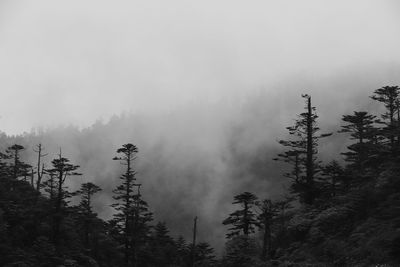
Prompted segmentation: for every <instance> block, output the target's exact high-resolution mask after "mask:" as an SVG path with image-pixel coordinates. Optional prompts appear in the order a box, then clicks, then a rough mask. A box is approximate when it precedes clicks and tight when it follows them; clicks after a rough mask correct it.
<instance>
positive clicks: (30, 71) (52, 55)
mask: <svg viewBox="0 0 400 267" xmlns="http://www.w3.org/2000/svg"><path fill="white" fill-rule="evenodd" d="M399 48H400V4H399V1H396V0H392V1H391V0H376V1H372V0H351V1H349V0H340V1H338V0H335V1H321V0H303V1H298V0H293V1H287V0H279V1H269V0H263V1H255V0H254V1H252V0H251V1H235V0H229V1H217V0H213V1H206V0H201V1H189V0H182V1H178V0H169V1H165V0H160V1H150V0H146V1H99V0H96V1H54V0H48V1H14V0H9V1H6V0H1V1H0V92H1V104H0V116H1V117H0V129H1V130H2V131H6V132H7V133H19V132H21V131H29V130H30V129H31V128H32V127H34V126H38V125H54V124H60V123H62V124H65V123H75V124H78V125H89V124H90V123H92V122H93V121H95V120H96V119H97V118H100V117H103V118H108V117H109V116H110V115H111V114H115V113H120V112H122V111H133V112H137V111H140V112H144V113H148V112H158V111H160V110H161V111H164V110H171V109H180V108H182V109H185V106H189V105H193V104H197V105H203V106H207V105H208V104H210V103H211V104H215V103H221V104H224V103H226V100H227V99H230V101H235V100H239V99H240V98H243V97H245V96H247V95H250V94H252V93H253V92H257V91H258V90H271V93H273V94H275V95H276V94H280V93H282V94H287V93H288V92H290V91H291V90H294V89H296V90H297V89H299V88H295V87H296V86H295V85H296V79H299V77H301V80H303V81H304V80H308V81H311V82H310V83H309V84H310V86H311V87H315V88H322V89H319V90H324V89H323V86H322V87H319V86H320V84H318V83H323V81H324V79H327V80H331V79H334V77H335V75H337V74H338V73H340V75H344V74H345V73H347V72H348V70H358V71H359V73H358V75H359V77H358V78H362V73H363V72H362V70H364V69H365V70H369V69H384V70H385V71H388V72H391V73H389V74H387V75H386V74H385V75H383V76H384V77H383V76H382V77H378V78H377V82H376V84H377V85H379V84H380V83H381V82H382V83H383V82H387V83H389V84H390V83H397V82H398V81H399V80H396V79H398V78H393V80H390V79H389V80H387V79H388V78H387V77H398V76H400V73H398V72H397V73H396V71H397V70H399V66H400V49H399ZM381 71H382V70H381ZM365 73H368V74H370V73H371V72H370V71H366V72H365ZM379 79H381V80H379ZM384 79H386V80H385V81H383V80H384ZM286 81H291V83H290V82H289V83H287V84H290V85H291V87H289V86H288V87H287V88H285V87H284V86H282V84H283V83H285V82H286ZM317 81H318V82H317ZM279 84H280V86H278V85H279ZM382 85H384V84H382ZM282 88H284V89H285V90H283V89H282ZM373 89H376V88H365V90H368V92H371V91H372V90H373ZM277 90H281V91H277ZM338 90H340V88H338ZM346 90H347V89H346ZM347 91H348V90H347ZM347 91H346V92H347ZM344 97H345V96H344ZM266 104H267V105H268V104H270V105H272V104H273V103H266Z"/></svg>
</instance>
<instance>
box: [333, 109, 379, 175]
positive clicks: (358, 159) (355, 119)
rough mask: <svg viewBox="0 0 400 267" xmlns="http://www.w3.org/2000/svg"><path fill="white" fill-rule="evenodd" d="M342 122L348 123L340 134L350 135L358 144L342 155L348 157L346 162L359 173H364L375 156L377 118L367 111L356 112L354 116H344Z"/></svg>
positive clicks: (343, 126) (349, 147)
mask: <svg viewBox="0 0 400 267" xmlns="http://www.w3.org/2000/svg"><path fill="white" fill-rule="evenodd" d="M342 120H343V121H344V122H345V123H346V124H345V125H342V129H341V130H340V131H339V132H340V133H349V134H350V136H351V138H350V139H351V140H356V143H354V144H351V145H350V146H348V147H347V149H349V150H350V151H349V152H345V153H342V154H343V155H345V156H346V161H347V162H349V163H351V164H354V165H355V167H356V168H357V170H358V171H361V172H362V171H364V168H365V164H366V163H367V161H368V160H369V159H370V157H371V156H372V155H373V152H374V145H376V142H375V141H376V136H377V131H378V130H377V128H376V127H375V126H374V123H375V122H376V121H377V119H376V116H374V115H370V114H368V112H365V111H355V112H354V114H353V115H343V118H342Z"/></svg>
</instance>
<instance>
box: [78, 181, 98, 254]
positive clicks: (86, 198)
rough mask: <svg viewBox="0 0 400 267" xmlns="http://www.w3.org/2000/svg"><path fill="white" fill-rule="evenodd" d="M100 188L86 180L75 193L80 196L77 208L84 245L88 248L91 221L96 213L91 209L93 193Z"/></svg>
mask: <svg viewBox="0 0 400 267" xmlns="http://www.w3.org/2000/svg"><path fill="white" fill-rule="evenodd" d="M100 191H101V188H100V187H99V186H97V185H95V184H94V183H91V182H88V183H84V184H82V185H81V188H80V190H79V191H77V192H76V195H80V196H81V202H80V203H79V206H78V209H79V212H80V214H81V215H82V219H83V234H84V243H85V246H86V247H87V248H88V249H90V236H91V232H92V231H91V230H92V221H93V220H94V219H95V218H96V215H97V214H96V213H94V212H93V211H92V198H93V195H94V194H96V193H98V192H100Z"/></svg>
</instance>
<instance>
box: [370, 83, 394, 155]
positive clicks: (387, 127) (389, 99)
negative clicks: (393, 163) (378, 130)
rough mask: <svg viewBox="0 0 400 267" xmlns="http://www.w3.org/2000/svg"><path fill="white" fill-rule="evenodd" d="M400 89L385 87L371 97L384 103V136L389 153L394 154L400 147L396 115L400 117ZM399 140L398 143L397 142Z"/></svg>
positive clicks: (377, 90)
mask: <svg viewBox="0 0 400 267" xmlns="http://www.w3.org/2000/svg"><path fill="white" fill-rule="evenodd" d="M399 97H400V88H399V87H398V86H384V87H382V88H379V89H376V90H375V91H374V94H373V95H372V96H371V98H372V99H373V100H376V101H378V102H381V103H383V105H384V106H385V108H386V110H385V112H384V113H383V114H382V115H381V118H382V120H383V121H381V123H382V124H383V125H384V127H383V129H382V135H383V137H384V138H386V139H387V140H388V146H389V151H390V152H391V153H394V152H395V151H396V149H397V148H398V146H399V145H400V139H399V133H400V132H399V129H398V128H397V125H398V122H396V113H397V116H398V117H400V111H399V102H400V99H399ZM396 138H397V142H396Z"/></svg>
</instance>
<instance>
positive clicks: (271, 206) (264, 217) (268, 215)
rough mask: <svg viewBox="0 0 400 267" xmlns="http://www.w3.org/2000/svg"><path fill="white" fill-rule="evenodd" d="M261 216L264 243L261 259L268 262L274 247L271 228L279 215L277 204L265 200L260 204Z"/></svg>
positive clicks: (259, 218)
mask: <svg viewBox="0 0 400 267" xmlns="http://www.w3.org/2000/svg"><path fill="white" fill-rule="evenodd" d="M258 207H259V209H260V214H259V215H258V218H257V219H258V221H259V222H258V225H259V227H260V228H261V229H262V231H263V242H262V244H263V245H262V252H261V259H262V260H266V259H267V258H269V257H270V256H271V247H272V245H271V244H272V233H271V227H272V223H273V219H274V217H275V216H276V215H277V212H278V210H277V207H276V204H275V203H273V202H272V201H271V200H270V199H264V200H263V201H262V202H261V203H258Z"/></svg>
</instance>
